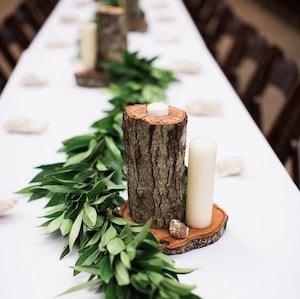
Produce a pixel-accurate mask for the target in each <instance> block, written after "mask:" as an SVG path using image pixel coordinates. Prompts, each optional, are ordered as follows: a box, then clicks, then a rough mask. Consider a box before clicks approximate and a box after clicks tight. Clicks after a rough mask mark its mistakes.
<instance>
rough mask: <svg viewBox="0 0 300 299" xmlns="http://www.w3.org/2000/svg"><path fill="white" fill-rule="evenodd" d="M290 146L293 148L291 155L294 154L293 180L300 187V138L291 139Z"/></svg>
mask: <svg viewBox="0 0 300 299" xmlns="http://www.w3.org/2000/svg"><path fill="white" fill-rule="evenodd" d="M290 148H291V156H292V174H293V181H294V182H295V184H296V185H297V187H298V188H299V189H300V139H298V140H295V139H293V140H291V142H290Z"/></svg>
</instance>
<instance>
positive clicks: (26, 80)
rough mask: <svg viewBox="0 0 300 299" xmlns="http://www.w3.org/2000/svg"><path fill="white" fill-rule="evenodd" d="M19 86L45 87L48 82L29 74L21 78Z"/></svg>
mask: <svg viewBox="0 0 300 299" xmlns="http://www.w3.org/2000/svg"><path fill="white" fill-rule="evenodd" d="M21 84H22V85H23V86H27V87H35V86H45V85H47V84H48V81H47V79H45V78H43V77H40V76H39V75H36V74H33V73H30V74H26V75H24V76H23V78H22V79H21Z"/></svg>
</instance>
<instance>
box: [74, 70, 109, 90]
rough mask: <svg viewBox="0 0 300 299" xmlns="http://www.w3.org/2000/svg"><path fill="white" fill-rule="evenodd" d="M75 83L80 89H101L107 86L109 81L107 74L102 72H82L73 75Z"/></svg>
mask: <svg viewBox="0 0 300 299" xmlns="http://www.w3.org/2000/svg"><path fill="white" fill-rule="evenodd" d="M75 78H76V83H77V85H78V86H82V87H94V88H98V87H103V86H108V85H109V84H110V83H111V80H110V78H109V76H108V74H107V73H106V72H105V71H103V70H99V71H90V70H89V71H82V72H77V73H75Z"/></svg>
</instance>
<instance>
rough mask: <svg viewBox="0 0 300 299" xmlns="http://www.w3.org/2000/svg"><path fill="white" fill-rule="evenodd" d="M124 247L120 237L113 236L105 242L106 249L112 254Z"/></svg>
mask: <svg viewBox="0 0 300 299" xmlns="http://www.w3.org/2000/svg"><path fill="white" fill-rule="evenodd" d="M124 249H125V244H124V242H123V241H122V240H121V239H120V238H114V239H112V240H110V241H109V242H108V244H107V250H108V252H109V253H110V254H112V255H117V254H119V253H120V252H121V251H123V250H124Z"/></svg>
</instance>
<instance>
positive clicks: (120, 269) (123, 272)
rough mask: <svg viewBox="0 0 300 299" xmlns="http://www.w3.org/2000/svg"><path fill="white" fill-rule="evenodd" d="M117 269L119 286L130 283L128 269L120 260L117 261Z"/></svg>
mask: <svg viewBox="0 0 300 299" xmlns="http://www.w3.org/2000/svg"><path fill="white" fill-rule="evenodd" d="M115 271H116V273H115V275H116V280H117V283H118V285H119V286H125V285H128V284H130V279H129V274H128V271H127V269H126V267H125V266H124V265H123V264H122V262H121V261H120V260H118V261H117V262H116V266H115Z"/></svg>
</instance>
